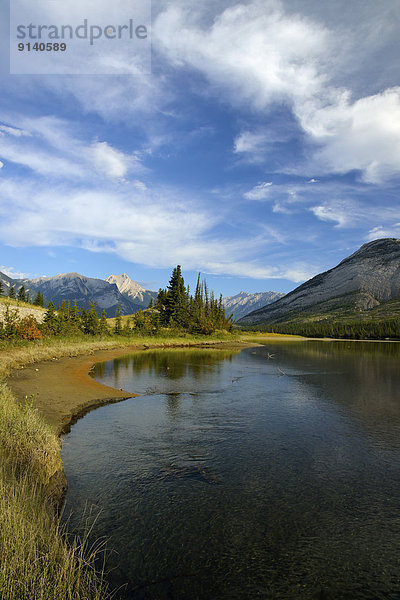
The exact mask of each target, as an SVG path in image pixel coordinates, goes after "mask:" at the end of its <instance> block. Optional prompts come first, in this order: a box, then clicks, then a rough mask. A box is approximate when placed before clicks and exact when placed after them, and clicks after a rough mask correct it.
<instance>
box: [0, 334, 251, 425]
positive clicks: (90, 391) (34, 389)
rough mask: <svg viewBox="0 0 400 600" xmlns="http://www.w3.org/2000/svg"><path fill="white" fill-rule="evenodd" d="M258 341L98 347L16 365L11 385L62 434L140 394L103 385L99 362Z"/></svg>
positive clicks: (242, 346)
mask: <svg viewBox="0 0 400 600" xmlns="http://www.w3.org/2000/svg"><path fill="white" fill-rule="evenodd" d="M254 345H256V344H254V343H247V342H231V341H229V342H215V343H210V342H207V343H205V344H171V345H170V344H163V345H158V344H154V345H137V344H135V345H132V346H123V347H119V348H113V349H110V350H97V351H95V352H94V353H93V354H81V355H77V356H72V357H70V356H67V357H62V358H53V359H50V360H44V361H40V362H37V363H33V364H31V365H28V366H23V367H20V368H19V369H14V370H13V371H12V373H11V375H10V376H9V377H8V379H7V385H8V386H9V387H10V389H11V391H12V392H13V394H14V396H15V397H16V398H17V400H19V401H20V402H24V401H25V400H26V399H27V398H28V399H32V401H33V405H34V407H35V408H36V409H37V410H38V412H39V414H40V415H41V416H42V417H43V418H44V419H45V420H46V421H47V422H48V423H50V424H51V425H52V426H53V427H54V429H55V431H56V433H57V435H59V436H61V435H63V434H64V433H67V432H68V431H69V429H70V427H71V425H72V424H74V423H76V421H77V420H78V419H79V418H80V417H81V416H83V415H85V414H86V413H87V412H89V411H90V410H92V409H94V408H96V407H99V406H102V405H104V404H109V403H112V402H119V401H122V400H126V399H128V398H133V397H135V396H137V395H138V394H134V393H132V392H127V391H125V390H117V389H115V388H113V387H109V386H106V385H103V384H102V383H99V382H97V381H95V380H94V379H93V378H92V377H90V375H89V372H90V370H91V369H92V367H93V365H94V364H96V363H98V362H105V361H107V360H112V359H113V358H119V357H121V356H124V355H126V354H131V353H133V352H139V351H143V350H149V349H160V350H162V349H165V350H167V349H168V348H179V347H182V348H184V347H199V348H210V347H211V348H218V347H227V346H229V347H232V348H233V347H235V348H237V349H241V348H245V347H248V346H254Z"/></svg>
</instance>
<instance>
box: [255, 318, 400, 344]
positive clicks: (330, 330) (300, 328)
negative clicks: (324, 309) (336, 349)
mask: <svg viewBox="0 0 400 600" xmlns="http://www.w3.org/2000/svg"><path fill="white" fill-rule="evenodd" d="M252 329H254V328H252ZM259 329H260V331H268V332H270V333H278V334H289V335H300V336H304V337H312V338H336V339H353V340H384V339H392V340H399V339H400V318H392V319H385V320H376V321H373V320H370V321H365V320H362V321H361V320H358V321H351V320H342V321H337V320H329V319H321V320H319V321H311V320H310V321H303V322H302V321H291V322H286V323H285V322H283V323H274V324H268V325H264V326H260V328H259Z"/></svg>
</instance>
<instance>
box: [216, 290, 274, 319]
mask: <svg viewBox="0 0 400 600" xmlns="http://www.w3.org/2000/svg"><path fill="white" fill-rule="evenodd" d="M283 296H284V294H281V293H279V292H259V293H256V294H248V293H247V292H240V293H239V294H236V296H227V297H226V298H223V299H222V302H223V304H224V306H225V312H226V316H227V317H229V315H232V317H233V320H234V321H238V320H239V319H241V318H242V317H244V316H245V315H247V314H248V313H250V312H252V311H254V310H257V309H259V308H262V307H264V306H267V305H268V304H271V303H272V302H275V301H276V300H279V298H282V297H283Z"/></svg>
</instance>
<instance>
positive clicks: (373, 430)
mask: <svg viewBox="0 0 400 600" xmlns="http://www.w3.org/2000/svg"><path fill="white" fill-rule="evenodd" d="M271 355H274V356H273V357H271ZM398 365H399V345H397V344H379V343H368V344H363V343H349V342H334V343H327V342H322V341H321V342H319V341H318V342H301V343H290V344H276V345H266V346H264V347H261V348H248V349H245V350H243V351H242V352H241V353H240V354H238V353H234V352H229V351H220V350H217V351H214V350H212V351H209V350H205V351H204V350H197V349H194V350H190V351H187V350H174V351H170V350H168V351H146V352H142V353H138V354H135V355H132V356H130V357H124V359H122V360H120V361H118V363H115V364H114V363H107V364H105V365H103V366H99V367H98V368H97V373H96V377H97V378H98V379H100V380H101V381H103V382H104V383H106V384H108V385H115V384H116V383H117V387H123V388H125V389H130V390H132V391H139V392H141V393H143V394H145V395H143V396H141V397H138V398H133V399H131V400H128V401H126V402H123V403H121V404H116V405H110V406H107V407H104V408H101V409H99V410H97V411H94V412H93V413H90V414H89V415H87V416H86V417H85V418H84V419H82V420H81V421H79V422H78V423H77V425H75V426H74V428H73V429H72V432H71V434H70V435H69V436H67V438H66V441H65V444H64V448H63V459H64V463H65V466H66V474H67V478H68V481H69V492H68V498H67V501H68V504H67V512H68V508H70V507H73V509H74V515H75V516H73V517H72V520H71V524H70V527H71V528H74V527H76V525H77V522H78V515H79V513H80V511H81V509H82V507H83V506H84V504H85V502H89V503H93V504H95V505H96V508H97V510H100V511H101V512H100V514H99V516H98V520H97V522H96V525H95V528H94V534H95V536H96V537H99V536H103V535H104V536H107V537H108V538H110V542H109V545H110V547H111V548H112V549H114V551H115V552H118V554H115V553H112V554H111V555H110V557H109V564H110V566H112V567H113V571H112V574H111V579H112V581H113V582H114V583H115V584H116V585H117V584H120V583H121V582H128V588H127V591H126V598H128V599H129V600H131V599H135V600H138V599H139V600H141V599H152V600H156V599H157V600H164V599H165V600H167V599H176V600H196V599H198V600H209V599H211V598H212V599H213V600H219V599H221V600H225V599H226V600H228V599H236V598H237V599H247V598H263V599H264V598H265V599H268V598H271V599H274V600H275V599H276V600H292V599H293V600H294V599H295V598H296V599H297V598H301V599H304V600H317V599H321V598H325V599H328V598H330V599H332V600H380V599H382V600H383V599H384V598H385V599H389V600H395V599H399V598H400V580H399V557H400V460H399V459H400V452H399V450H400V449H399V439H400V435H399V433H400V429H399V426H400V402H399V396H398V392H397V390H398V389H399V383H400V381H399V378H400V373H399V368H398Z"/></svg>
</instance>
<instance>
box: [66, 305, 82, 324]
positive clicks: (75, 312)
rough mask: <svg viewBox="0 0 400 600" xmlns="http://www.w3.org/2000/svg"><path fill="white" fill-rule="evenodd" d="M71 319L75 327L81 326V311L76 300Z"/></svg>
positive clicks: (70, 315) (71, 311)
mask: <svg viewBox="0 0 400 600" xmlns="http://www.w3.org/2000/svg"><path fill="white" fill-rule="evenodd" d="M69 318H70V320H71V323H74V324H75V325H79V322H80V316H79V309H78V305H77V303H76V300H74V304H73V306H72V308H71V310H70V314H69Z"/></svg>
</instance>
